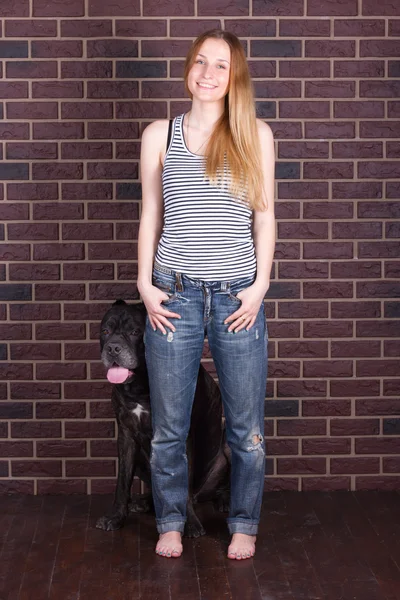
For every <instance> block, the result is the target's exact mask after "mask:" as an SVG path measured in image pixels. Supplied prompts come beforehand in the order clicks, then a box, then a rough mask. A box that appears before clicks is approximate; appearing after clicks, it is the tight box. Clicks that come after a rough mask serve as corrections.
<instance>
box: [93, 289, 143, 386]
mask: <svg viewBox="0 0 400 600" xmlns="http://www.w3.org/2000/svg"><path fill="white" fill-rule="evenodd" d="M145 322H146V308H145V306H144V304H143V303H141V304H127V303H126V302H125V301H124V300H117V301H116V302H114V304H113V305H112V306H111V308H110V309H109V310H108V311H107V312H106V314H105V315H104V317H103V319H102V321H101V326H100V349H101V360H102V362H103V364H104V366H105V367H106V369H107V379H108V381H109V382H110V383H129V382H130V381H132V379H133V378H134V376H135V374H134V371H135V369H138V368H140V366H143V365H144V364H145V358H144V344H143V334H144V328H145Z"/></svg>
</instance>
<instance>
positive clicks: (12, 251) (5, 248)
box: [0, 244, 30, 260]
mask: <svg viewBox="0 0 400 600" xmlns="http://www.w3.org/2000/svg"><path fill="white" fill-rule="evenodd" d="M0 259H1V260H30V248H29V245H28V244H0Z"/></svg>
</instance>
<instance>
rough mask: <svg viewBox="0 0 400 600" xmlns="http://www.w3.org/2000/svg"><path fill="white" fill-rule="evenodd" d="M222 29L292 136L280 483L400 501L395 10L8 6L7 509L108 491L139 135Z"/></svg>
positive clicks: (272, 485)
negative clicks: (236, 41) (240, 46)
mask: <svg viewBox="0 0 400 600" xmlns="http://www.w3.org/2000/svg"><path fill="white" fill-rule="evenodd" d="M216 26H223V27H225V28H226V29H228V30H231V31H233V32H234V33H236V34H237V35H239V36H240V37H241V38H242V39H243V43H244V45H245V48H246V51H247V56H248V59H249V65H250V69H251V72H252V75H253V77H254V84H255V90H256V97H257V110H258V115H259V117H261V118H263V119H265V120H266V121H267V122H268V123H269V124H270V125H271V127H272V128H273V131H274V134H275V139H276V149H277V167H276V177H277V204H276V215H277V222H278V223H277V232H278V238H277V245H276V254H275V262H274V267H273V281H272V284H271V288H270V290H269V292H268V295H267V298H266V302H265V306H266V313H267V317H268V325H269V334H270V342H269V355H270V359H269V381H268V389H267V401H266V433H267V453H268V458H267V478H266V489H268V490H275V489H290V490H312V489H318V490H322V489H323V490H327V489H371V488H381V489H393V488H397V489H398V488H399V487H400V475H399V472H400V443H399V436H398V434H399V432H400V399H399V398H400V378H399V373H400V359H399V354H400V327H399V320H398V317H399V309H400V303H399V300H398V299H399V296H400V285H399V274H400V261H399V256H400V251H399V241H398V238H399V234H400V222H399V217H400V184H399V180H398V179H396V178H398V177H399V175H400V166H399V160H398V159H399V157H400V126H399V117H400V100H399V99H398V97H399V92H400V81H399V79H398V77H399V76H400V61H399V60H398V56H399V51H400V40H399V35H400V4H399V3H398V2H395V1H394V0H379V2H377V0H363V1H361V0H360V1H358V0H335V1H332V0H308V1H307V0H279V2H278V1H276V0H250V1H248V0H230V1H228V0H185V1H184V2H172V1H167V0H157V1H156V0H141V1H139V0H118V1H117V0H12V2H9V1H6V0H0V30H1V31H0V35H1V36H2V37H1V40H0V67H1V73H0V77H1V79H0V96H1V98H2V101H1V102H0V109H1V114H0V117H2V120H1V121H0V140H1V142H0V150H1V152H2V155H1V158H2V159H3V160H2V162H1V163H0V179H1V180H2V181H3V183H2V184H1V186H0V191H1V202H0V211H1V224H0V238H1V240H2V242H1V244H0V245H1V256H2V259H3V261H2V264H1V265H0V279H1V283H0V300H1V302H0V339H1V343H0V379H1V382H0V399H1V400H0V419H1V420H0V438H1V440H0V456H1V460H0V492H2V493H7V492H23V493H37V494H42V493H74V492H80V493H103V492H109V491H111V490H112V489H113V486H114V477H115V473H116V460H115V457H116V443H115V434H116V429H115V424H114V420H113V414H112V410H111V406H110V402H109V398H110V385H109V384H108V383H107V382H106V380H105V378H104V370H103V368H102V365H101V364H100V362H99V345H98V330H99V321H100V319H101V317H102V315H103V313H104V311H105V310H106V308H107V307H108V306H109V305H110V303H111V302H112V301H113V300H114V299H115V298H118V297H123V298H125V299H128V300H136V299H137V297H138V296H137V291H136V286H135V277H136V273H137V264H136V261H137V243H136V237H137V231H138V217H139V207H140V197H141V189H140V183H139V181H138V158H139V148H140V132H141V131H142V129H143V127H145V126H146V124H147V123H149V122H151V121H152V120H154V119H157V118H166V117H172V116H174V115H176V114H180V113H181V112H184V111H185V110H187V108H188V107H189V104H188V102H187V99H186V100H185V96H184V86H183V82H182V79H181V76H182V66H183V58H184V56H185V54H186V52H187V50H188V48H189V45H190V43H191V41H192V39H193V38H194V37H195V36H196V35H197V34H199V33H200V32H202V31H204V30H205V29H209V28H210V27H216ZM205 356H206V360H207V350H206V351H205ZM208 364H209V366H210V369H212V364H211V363H208Z"/></svg>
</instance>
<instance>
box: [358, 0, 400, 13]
mask: <svg viewBox="0 0 400 600" xmlns="http://www.w3.org/2000/svg"><path fill="white" fill-rule="evenodd" d="M362 14H363V16H372V15H379V16H400V6H399V5H398V4H397V2H393V0H381V1H380V2H379V4H376V2H374V0H364V1H363V6H362Z"/></svg>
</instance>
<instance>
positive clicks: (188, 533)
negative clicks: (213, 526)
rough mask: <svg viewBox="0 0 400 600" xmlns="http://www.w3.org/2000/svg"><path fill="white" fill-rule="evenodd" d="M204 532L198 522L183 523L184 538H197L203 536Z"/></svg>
mask: <svg viewBox="0 0 400 600" xmlns="http://www.w3.org/2000/svg"><path fill="white" fill-rule="evenodd" d="M205 533H206V530H205V529H204V527H203V525H202V524H201V523H200V521H198V522H197V523H196V522H195V523H189V522H188V521H186V523H185V529H184V532H183V535H184V536H185V537H189V538H198V537H200V536H201V535H205Z"/></svg>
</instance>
